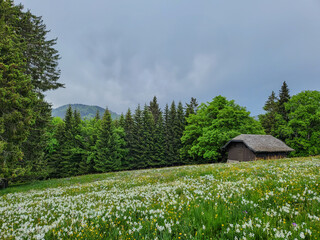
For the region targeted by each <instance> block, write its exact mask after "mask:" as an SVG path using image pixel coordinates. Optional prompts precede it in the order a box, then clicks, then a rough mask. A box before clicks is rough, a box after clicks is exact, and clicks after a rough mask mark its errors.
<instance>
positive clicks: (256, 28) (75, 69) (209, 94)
mask: <svg viewBox="0 0 320 240" xmlns="http://www.w3.org/2000/svg"><path fill="white" fill-rule="evenodd" d="M20 2H21V3H22V4H23V5H24V7H25V9H30V10H31V12H32V13H33V14H35V15H37V16H43V20H44V23H45V24H46V25H47V28H48V29H50V30H51V33H50V35H49V37H50V38H55V37H58V44H57V46H56V48H57V49H58V51H59V53H60V55H61V57H62V58H61V60H60V65H59V67H60V69H61V78H60V82H62V83H65V86H66V88H65V89H60V90H55V91H52V92H49V93H47V100H48V101H49V102H51V103H52V104H53V106H54V107H58V106H61V105H64V104H68V103H82V104H89V105H98V106H101V107H106V106H108V107H109V109H110V110H112V111H115V112H118V113H121V112H124V113H125V112H126V111H127V109H128V107H130V108H132V109H133V110H134V109H135V107H136V106H137V104H138V103H140V104H141V105H144V104H145V103H149V101H150V100H151V99H152V98H153V96H154V95H156V96H157V97H158V101H159V102H160V104H161V106H162V108H163V106H164V104H165V103H171V101H172V100H175V101H176V102H178V101H182V103H185V102H189V101H190V98H191V97H195V98H197V100H198V102H207V101H211V100H212V98H213V97H215V96H217V95H222V96H226V97H227V98H228V99H234V100H235V101H236V103H238V104H240V105H242V106H246V107H247V109H248V110H249V111H250V112H251V113H252V115H257V114H259V113H262V112H263V110H262V107H263V105H264V103H265V101H266V100H267V98H268V96H269V95H270V93H271V91H272V90H274V91H275V92H276V93H278V91H279V89H280V87H281V85H282V82H283V81H286V82H287V83H288V86H289V89H290V91H291V94H296V93H298V92H300V91H303V90H320V1H319V0H303V1H301V0H268V1H257V0H242V1H238V0H234V1H224V0H201V1H196V0H193V1H191V0H174V1H173V0H91V1H88V0H54V1H52V0H15V3H20Z"/></svg>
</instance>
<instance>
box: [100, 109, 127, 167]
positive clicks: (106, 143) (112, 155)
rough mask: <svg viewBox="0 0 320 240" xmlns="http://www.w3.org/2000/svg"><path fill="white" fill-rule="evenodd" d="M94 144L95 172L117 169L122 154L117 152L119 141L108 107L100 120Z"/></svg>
mask: <svg viewBox="0 0 320 240" xmlns="http://www.w3.org/2000/svg"><path fill="white" fill-rule="evenodd" d="M96 146H97V147H96V150H97V156H96V159H95V165H94V168H95V170H96V171H97V172H110V171H115V170H119V168H120V166H121V158H122V156H121V154H119V149H120V146H119V141H118V138H117V135H116V132H115V128H114V126H113V122H112V119H111V114H110V112H109V110H108V109H106V111H105V113H104V115H103V118H102V120H101V127H100V130H99V133H98V140H97V144H96Z"/></svg>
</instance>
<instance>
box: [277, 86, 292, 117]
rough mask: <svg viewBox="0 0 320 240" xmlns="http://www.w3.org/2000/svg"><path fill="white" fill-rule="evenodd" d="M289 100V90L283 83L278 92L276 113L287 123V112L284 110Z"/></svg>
mask: <svg viewBox="0 0 320 240" xmlns="http://www.w3.org/2000/svg"><path fill="white" fill-rule="evenodd" d="M289 100H290V94H289V88H288V85H287V83H286V82H285V81H284V82H283V84H282V86H281V89H280V91H279V101H278V112H279V114H280V115H281V116H282V117H283V119H284V120H285V121H288V111H287V110H286V108H285V104H286V103H287V102H288V101H289Z"/></svg>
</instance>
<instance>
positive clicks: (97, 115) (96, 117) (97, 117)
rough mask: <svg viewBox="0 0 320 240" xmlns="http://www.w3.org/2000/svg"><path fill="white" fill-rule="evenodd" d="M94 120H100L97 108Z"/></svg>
mask: <svg viewBox="0 0 320 240" xmlns="http://www.w3.org/2000/svg"><path fill="white" fill-rule="evenodd" d="M94 118H95V119H96V120H100V111H99V110H97V112H96V116H95V117H94Z"/></svg>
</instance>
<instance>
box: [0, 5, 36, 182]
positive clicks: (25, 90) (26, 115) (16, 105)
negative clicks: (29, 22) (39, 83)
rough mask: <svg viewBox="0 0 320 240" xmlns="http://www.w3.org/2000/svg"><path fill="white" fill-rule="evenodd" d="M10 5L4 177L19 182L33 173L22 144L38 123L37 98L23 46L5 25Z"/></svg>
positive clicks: (3, 82) (0, 161) (4, 57)
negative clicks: (36, 120)
mask: <svg viewBox="0 0 320 240" xmlns="http://www.w3.org/2000/svg"><path fill="white" fill-rule="evenodd" d="M8 4H9V5H8ZM10 4H12V3H11V1H9V2H6V1H4V2H0V13H1V14H0V16H1V18H0V86H1V91H0V109H1V111H0V177H4V178H7V179H9V180H15V179H18V178H19V177H21V176H25V175H26V174H27V173H28V172H29V171H30V166H29V165H28V164H27V163H26V162H25V161H24V160H22V156H23V154H22V151H21V144H22V142H23V141H25V140H26V138H27V136H28V133H29V131H30V128H31V126H32V124H33V122H34V119H35V118H34V111H33V109H34V106H35V103H36V102H37V97H36V94H35V93H34V92H33V86H32V83H31V80H30V78H29V77H28V76H27V75H25V74H24V73H23V69H24V66H25V61H24V57H23V55H22V52H21V49H20V47H21V44H22V43H21V42H20V39H19V36H17V34H16V33H15V31H14V30H13V29H12V28H11V27H10V26H9V25H8V24H7V23H6V22H5V17H6V16H7V15H6V14H10V7H11V6H10ZM7 17H8V16H7Z"/></svg>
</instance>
